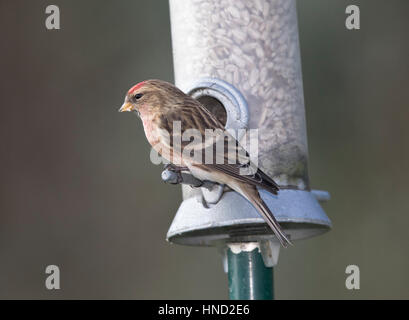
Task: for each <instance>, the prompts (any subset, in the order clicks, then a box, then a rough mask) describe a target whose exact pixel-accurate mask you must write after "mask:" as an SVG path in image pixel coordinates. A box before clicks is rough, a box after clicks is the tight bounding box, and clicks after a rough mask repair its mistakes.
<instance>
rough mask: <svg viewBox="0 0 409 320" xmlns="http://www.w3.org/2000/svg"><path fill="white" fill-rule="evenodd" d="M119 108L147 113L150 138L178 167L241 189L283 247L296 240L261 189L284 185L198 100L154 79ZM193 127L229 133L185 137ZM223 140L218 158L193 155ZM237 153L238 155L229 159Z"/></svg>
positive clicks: (130, 92)
mask: <svg viewBox="0 0 409 320" xmlns="http://www.w3.org/2000/svg"><path fill="white" fill-rule="evenodd" d="M119 111H120V112H135V113H136V114H137V115H138V116H139V117H140V118H141V120H142V123H143V128H144V132H145V135H146V138H147V140H148V142H149V143H150V145H151V146H152V148H153V149H154V150H156V152H158V153H159V155H160V156H162V157H163V158H164V159H165V160H166V161H168V162H169V163H170V164H171V165H172V166H173V168H174V169H176V170H181V171H189V172H190V174H191V175H193V176H194V177H195V178H197V179H199V180H202V181H211V182H215V183H218V184H221V185H226V186H228V187H229V188H230V189H232V190H234V191H236V192H237V193H239V194H240V195H241V196H243V197H244V198H245V199H246V200H247V201H249V202H250V203H251V204H252V205H253V206H254V207H255V208H256V210H257V211H258V212H259V214H260V215H261V216H262V217H263V218H264V220H265V222H266V223H267V224H268V226H269V227H270V228H271V229H272V231H273V233H274V234H275V236H276V237H277V239H278V241H279V242H280V243H281V245H282V246H283V247H287V246H288V244H292V243H291V241H290V239H289V237H288V236H287V235H286V234H285V233H284V231H283V229H282V228H281V226H280V224H279V223H278V222H277V220H276V218H275V217H274V214H273V213H272V212H271V211H270V209H269V208H268V206H267V205H266V203H265V202H264V201H263V199H262V198H261V196H260V193H259V191H258V188H261V189H264V190H266V191H268V192H270V193H272V194H274V195H277V194H278V191H279V186H278V185H277V184H276V183H275V182H274V180H273V179H272V178H270V177H269V176H268V175H267V174H265V173H264V172H263V171H262V170H261V169H260V168H257V167H256V168H255V169H254V167H255V166H254V163H253V162H252V161H251V160H250V158H249V155H248V153H247V151H245V149H244V148H243V147H242V146H241V145H240V143H239V142H238V141H237V140H236V139H235V138H234V137H233V136H232V135H231V134H228V133H227V134H226V133H225V131H226V130H225V127H224V125H223V124H222V123H221V122H220V121H219V120H218V119H217V118H216V117H215V116H214V115H213V114H212V113H211V112H210V111H209V110H208V109H207V108H206V107H205V106H204V105H203V104H201V103H200V102H199V101H198V100H196V99H194V98H192V97H191V96H189V95H187V94H185V93H184V92H183V91H182V90H180V89H179V88H177V87H176V86H175V85H173V84H171V83H169V82H166V81H162V80H157V79H151V80H145V81H142V82H139V83H137V84H136V85H134V86H133V87H131V88H130V89H129V90H128V91H127V93H126V95H125V101H124V103H123V104H122V106H121V108H120V109H119ZM177 124H178V125H179V129H180V132H179V133H177V131H178V130H176V129H178V128H177ZM188 130H193V132H195V133H199V134H200V135H202V136H205V131H206V130H214V131H216V132H223V134H219V135H216V136H215V139H212V140H210V139H204V141H203V140H198V141H200V142H195V141H194V139H193V142H192V141H191V140H189V141H185V140H186V139H185V140H184V139H181V137H180V135H182V136H183V134H184V133H185V132H187V131H188ZM178 141H179V144H178ZM220 141H223V143H224V145H225V146H226V147H225V148H223V150H222V151H220V149H218V150H219V152H213V153H214V155H213V158H212V159H213V161H203V154H206V152H202V155H201V157H192V156H191V154H192V151H207V150H208V149H209V148H211V149H213V150H215V145H216V142H220ZM232 142H233V143H232ZM232 154H234V155H236V156H237V155H238V156H237V158H238V160H237V161H235V162H234V161H227V158H229V157H230V156H231V155H232ZM240 155H241V156H240ZM243 155H244V156H243ZM220 158H221V160H222V161H220ZM243 158H246V159H243ZM223 160H224V161H223ZM232 162H233V163H232ZM251 168H253V169H252V170H248V172H246V169H251ZM243 172H245V173H244V174H243Z"/></svg>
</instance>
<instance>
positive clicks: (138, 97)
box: [134, 93, 142, 100]
mask: <svg viewBox="0 0 409 320" xmlns="http://www.w3.org/2000/svg"><path fill="white" fill-rule="evenodd" d="M141 97H142V93H137V94H135V96H134V99H135V100H138V99H140V98H141Z"/></svg>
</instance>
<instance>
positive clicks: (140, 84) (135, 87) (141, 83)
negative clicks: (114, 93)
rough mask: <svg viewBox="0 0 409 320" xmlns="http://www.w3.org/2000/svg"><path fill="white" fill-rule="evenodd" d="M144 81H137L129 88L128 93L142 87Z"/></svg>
mask: <svg viewBox="0 0 409 320" xmlns="http://www.w3.org/2000/svg"><path fill="white" fill-rule="evenodd" d="M145 82H146V81H142V82H139V83H137V84H136V85H134V86H133V87H132V88H131V89H129V91H128V94H131V93H132V92H134V91H135V90H138V89H139V88H141V87H143V85H144V84H145Z"/></svg>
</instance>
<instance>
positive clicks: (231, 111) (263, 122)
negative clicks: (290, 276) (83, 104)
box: [163, 0, 331, 297]
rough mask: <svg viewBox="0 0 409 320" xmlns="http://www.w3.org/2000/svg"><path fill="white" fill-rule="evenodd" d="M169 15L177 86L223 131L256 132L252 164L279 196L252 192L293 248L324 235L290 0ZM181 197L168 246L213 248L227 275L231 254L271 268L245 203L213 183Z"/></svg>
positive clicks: (265, 232) (269, 248)
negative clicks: (256, 258)
mask: <svg viewBox="0 0 409 320" xmlns="http://www.w3.org/2000/svg"><path fill="white" fill-rule="evenodd" d="M170 13H171V28H172V45H173V58H174V69H175V82H176V85H177V86H178V87H179V88H180V89H182V90H183V91H184V92H186V93H187V94H189V95H191V96H192V97H194V98H196V99H198V100H199V101H200V102H201V103H202V104H204V105H205V106H206V107H207V108H208V109H209V110H210V111H211V112H213V113H214V114H215V116H216V117H218V118H219V120H220V121H221V122H222V123H224V124H225V126H226V128H233V129H258V150H259V151H258V156H259V158H258V166H259V167H260V168H261V169H262V170H263V171H264V172H265V173H266V174H268V175H269V176H270V177H271V178H273V179H274V180H275V181H276V183H277V184H278V185H279V186H280V191H279V193H278V195H277V196H275V195H272V194H270V193H268V192H266V191H264V190H260V194H261V196H262V198H263V199H264V201H265V202H266V203H267V205H268V206H269V208H270V209H271V211H272V212H273V213H274V215H275V217H276V218H277V220H278V221H279V222H280V225H281V226H282V227H283V229H284V230H285V233H286V234H288V235H289V237H290V239H291V240H293V241H294V240H301V239H305V238H309V237H313V236H317V235H319V234H322V233H324V232H326V231H328V230H329V229H330V227H331V222H330V220H329V219H328V217H327V216H326V215H325V213H324V211H323V210H322V208H321V206H320V205H319V200H327V199H328V198H329V196H328V193H326V192H323V191H313V190H311V188H310V183H309V179H308V170H307V168H308V167H307V162H308V147H307V135H306V123H305V110H304V96H303V86H302V76H301V62H300V49H299V40H298V26H297V14H296V6H295V1H294V0H254V1H247V0H184V1H180V0H170ZM163 178H164V180H169V179H170V177H169V175H167V174H166V173H164V175H163ZM187 180H189V179H187ZM186 183H189V182H186ZM182 189H183V202H182V203H181V205H180V207H179V210H178V211H177V213H176V216H175V218H174V220H173V222H172V224H171V226H170V229H169V231H168V234H167V239H168V240H169V241H170V242H173V243H177V244H185V245H198V246H217V247H219V249H220V250H221V252H222V253H223V254H224V257H225V260H224V261H225V266H226V269H229V261H236V260H237V259H234V257H231V256H232V255H235V254H236V255H240V254H247V253H248V254H250V255H251V254H253V253H254V252H260V253H261V255H262V261H263V262H264V267H266V268H271V267H272V266H274V265H275V264H276V263H277V259H278V250H279V245H278V241H277V240H276V238H275V236H274V235H273V234H272V232H271V230H270V229H269V228H268V226H267V224H266V223H265V222H264V220H263V218H262V217H261V216H260V215H259V213H258V212H257V211H256V209H255V208H254V207H253V206H252V205H251V204H250V203H249V202H248V201H247V200H245V199H244V198H243V197H241V196H240V195H239V194H237V193H236V192H233V191H227V192H225V190H224V189H223V186H220V185H213V186H208V187H206V188H204V187H202V188H197V187H192V186H190V185H183V186H182ZM255 250H257V251H255ZM253 251H254V252H253ZM230 264H232V262H230ZM229 275H230V269H229ZM231 296H232V295H231ZM233 296H234V295H233ZM267 296H268V295H267ZM236 297H243V296H242V295H238V296H237V295H236ZM244 297H247V296H244ZM248 297H250V296H248Z"/></svg>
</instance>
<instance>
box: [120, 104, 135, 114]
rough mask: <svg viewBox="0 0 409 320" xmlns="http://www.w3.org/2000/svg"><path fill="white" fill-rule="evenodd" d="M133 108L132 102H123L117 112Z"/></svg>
mask: <svg viewBox="0 0 409 320" xmlns="http://www.w3.org/2000/svg"><path fill="white" fill-rule="evenodd" d="M132 110H133V106H132V104H130V103H129V102H125V103H124V104H123V105H122V107H120V108H119V110H118V111H119V112H125V111H128V112H129V111H132Z"/></svg>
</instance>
